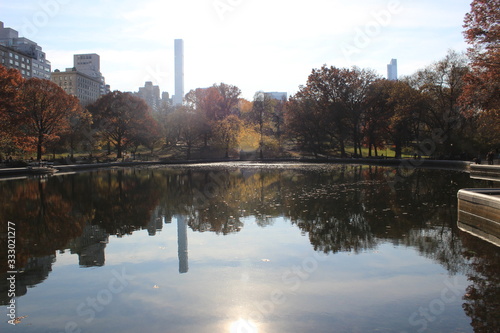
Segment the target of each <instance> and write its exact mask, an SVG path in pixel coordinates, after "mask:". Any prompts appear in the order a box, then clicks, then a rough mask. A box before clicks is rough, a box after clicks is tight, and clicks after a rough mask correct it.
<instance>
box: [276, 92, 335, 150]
mask: <svg viewBox="0 0 500 333" xmlns="http://www.w3.org/2000/svg"><path fill="white" fill-rule="evenodd" d="M324 117H325V115H324V113H323V109H322V108H321V107H320V105H319V103H318V101H317V100H316V99H315V98H314V95H313V94H312V93H311V91H310V89H308V88H307V87H301V89H300V91H299V92H297V94H295V95H294V96H292V97H291V98H290V100H289V101H288V103H287V106H286V113H285V126H286V131H287V135H288V137H289V138H290V139H291V140H293V141H294V142H296V143H297V144H298V146H300V147H301V148H303V149H306V150H308V151H310V152H312V153H313V154H314V155H315V156H316V157H318V155H319V154H321V153H324V152H325V149H326V148H327V145H328V143H330V142H331V140H330V139H331V137H330V136H329V131H328V129H327V128H326V126H325V121H324Z"/></svg>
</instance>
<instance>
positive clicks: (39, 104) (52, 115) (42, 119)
mask: <svg viewBox="0 0 500 333" xmlns="http://www.w3.org/2000/svg"><path fill="white" fill-rule="evenodd" d="M20 93H21V95H20V98H21V105H22V108H21V109H17V111H16V114H15V119H16V122H17V123H18V124H20V126H21V130H22V131H23V134H24V135H25V137H26V139H28V140H31V141H33V142H35V145H36V154H37V160H40V159H41V158H42V153H43V149H44V147H45V145H46V144H47V143H48V142H50V141H54V140H58V139H59V136H60V135H61V134H63V133H64V132H65V131H66V130H67V129H68V128H69V125H70V118H71V117H72V116H73V115H76V114H77V113H78V112H79V111H80V104H79V101H78V99H77V98H76V97H75V96H70V95H68V94H66V93H65V92H64V90H62V89H61V88H60V87H59V86H58V85H56V84H55V83H53V82H51V81H48V80H41V79H37V78H32V79H29V80H27V81H25V82H24V84H23V85H22V87H21V91H20Z"/></svg>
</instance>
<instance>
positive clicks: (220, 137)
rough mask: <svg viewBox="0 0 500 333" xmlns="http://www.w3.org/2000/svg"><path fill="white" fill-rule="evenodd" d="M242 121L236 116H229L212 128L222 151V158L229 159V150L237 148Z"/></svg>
mask: <svg viewBox="0 0 500 333" xmlns="http://www.w3.org/2000/svg"><path fill="white" fill-rule="evenodd" d="M241 129H242V121H241V120H240V118H238V117H237V116H236V115H230V116H227V117H226V118H224V119H223V120H221V121H219V122H218V123H217V124H216V125H215V128H214V134H215V137H216V138H217V143H218V145H219V146H220V147H221V148H223V149H224V154H225V155H224V157H226V158H228V157H229V150H230V149H233V148H236V147H238V144H239V139H240V131H241Z"/></svg>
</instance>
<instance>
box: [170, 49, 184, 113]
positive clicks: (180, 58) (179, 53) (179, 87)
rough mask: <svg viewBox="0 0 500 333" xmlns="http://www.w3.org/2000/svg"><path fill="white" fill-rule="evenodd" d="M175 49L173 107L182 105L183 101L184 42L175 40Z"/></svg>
mask: <svg viewBox="0 0 500 333" xmlns="http://www.w3.org/2000/svg"><path fill="white" fill-rule="evenodd" d="M174 48H175V95H174V101H173V102H174V105H180V104H182V102H183V100H184V40H182V39H176V40H175V43H174Z"/></svg>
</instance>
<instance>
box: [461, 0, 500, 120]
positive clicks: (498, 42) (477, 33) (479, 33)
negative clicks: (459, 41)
mask: <svg viewBox="0 0 500 333" xmlns="http://www.w3.org/2000/svg"><path fill="white" fill-rule="evenodd" d="M499 22H500V2H499V1H498V0H474V1H472V3H471V11H470V12H469V13H467V15H466V16H465V21H464V28H465V31H464V35H465V39H466V41H467V42H468V43H469V44H470V45H471V47H470V48H469V50H468V54H469V57H470V58H471V60H472V73H470V74H469V75H468V76H467V83H468V84H467V87H466V89H465V93H464V95H463V100H464V102H465V103H466V104H467V105H469V106H471V107H472V108H473V109H477V108H479V109H496V110H498V109H499V108H500V24H499Z"/></svg>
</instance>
